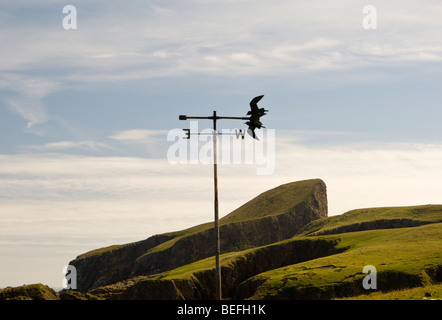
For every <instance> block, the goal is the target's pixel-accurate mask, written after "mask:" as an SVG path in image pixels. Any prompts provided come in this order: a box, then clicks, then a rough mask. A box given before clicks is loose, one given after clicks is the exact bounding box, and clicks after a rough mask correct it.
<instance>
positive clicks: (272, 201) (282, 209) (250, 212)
mask: <svg viewBox="0 0 442 320" xmlns="http://www.w3.org/2000/svg"><path fill="white" fill-rule="evenodd" d="M319 183H323V182H322V180H320V179H311V180H304V181H297V182H291V183H287V184H284V185H281V186H278V187H276V188H274V189H271V190H268V191H266V192H263V193H261V194H260V195H258V196H256V197H255V198H253V199H252V200H250V201H249V202H247V203H246V204H244V205H242V206H241V207H239V208H238V209H236V210H234V211H233V212H231V213H230V214H228V215H227V216H225V217H224V218H221V219H220V221H219V225H220V226H223V225H227V224H230V223H237V222H244V221H247V220H253V219H262V218H265V217H270V216H276V215H280V214H284V213H287V212H289V211H290V210H291V209H293V207H294V206H296V205H299V204H302V203H305V202H306V201H308V199H309V197H310V195H311V193H312V191H313V189H314V187H315V186H316V185H318V184H319ZM211 228H213V222H209V223H204V224H201V225H198V226H195V227H192V228H189V229H185V230H181V231H177V232H171V233H167V234H166V235H172V236H175V238H173V239H171V240H169V241H166V242H164V243H162V244H160V245H158V246H156V247H155V248H152V249H151V250H149V251H148V252H147V253H146V254H149V253H152V252H158V251H162V250H166V249H168V248H170V247H172V246H173V245H174V244H175V243H176V242H177V241H179V240H180V239H182V238H184V237H188V236H191V235H192V234H195V233H199V232H203V231H205V230H209V229H211Z"/></svg>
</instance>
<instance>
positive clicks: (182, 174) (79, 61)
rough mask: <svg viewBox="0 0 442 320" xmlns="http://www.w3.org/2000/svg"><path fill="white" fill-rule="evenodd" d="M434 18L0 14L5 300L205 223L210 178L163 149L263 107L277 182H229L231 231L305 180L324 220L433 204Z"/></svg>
mask: <svg viewBox="0 0 442 320" xmlns="http://www.w3.org/2000/svg"><path fill="white" fill-rule="evenodd" d="M68 4H73V5H75V6H76V8H77V20H78V22H77V23H78V29H77V30H65V29H63V27H62V21H63V18H64V16H65V14H63V13H62V10H63V7H64V6H65V5H68ZM367 4H371V5H374V6H375V7H376V8H377V15H378V17H377V22H378V26H377V29H376V30H365V29H363V28H362V20H363V18H364V14H363V13H362V9H363V7H364V6H365V5H367ZM441 15H442V4H440V3H439V2H438V1H430V0H427V1H417V0H415V1H411V0H407V1H396V0H394V1H388V3H385V1H382V2H381V1H372V2H370V3H366V2H365V1H359V0H358V1H350V0H341V1H325V0H321V1H314V2H309V3H306V2H301V1H288V0H287V1H277V2H275V1H268V0H259V1H249V0H244V1H210V2H208V1H197V0H190V1H185V2H184V1H115V0H110V1H109V0H108V1H93V2H91V1H81V0H77V1H75V2H73V3H66V2H63V1H58V0H43V1H38V2H35V1H30V0H27V1H26V0H24V1H14V2H9V3H4V2H3V3H1V4H0V46H1V50H0V58H1V59H0V134H1V137H2V138H1V139H0V163H1V165H0V219H1V221H2V223H1V224H0V234H1V236H0V287H5V286H7V285H21V284H23V283H36V282H43V283H47V284H49V285H51V286H54V287H59V286H61V281H62V278H61V277H60V275H61V270H62V268H63V266H64V265H65V264H67V262H68V261H69V260H71V259H73V258H75V256H76V255H79V254H81V253H83V252H85V251H87V250H91V249H95V248H97V247H102V246H107V245H111V244H115V243H125V242H129V241H136V240H140V239H143V238H146V237H148V236H150V235H153V234H156V233H162V232H167V231H172V230H177V229H182V228H186V227H189V226H192V225H195V224H197V223H202V222H207V221H210V220H211V219H212V210H211V209H212V190H211V187H212V180H211V178H212V177H211V167H210V166H204V165H191V166H186V165H175V166H174V165H170V164H169V163H168V162H167V159H166V154H167V149H168V147H169V146H170V142H168V141H167V140H166V136H167V133H168V132H169V131H170V130H171V129H174V128H187V127H188V125H189V124H188V123H185V122H183V121H179V120H178V115H180V114H188V115H210V114H211V113H212V111H213V110H217V112H218V114H220V115H226V116H245V113H246V112H247V110H248V103H249V101H250V100H251V99H252V98H253V97H254V96H257V95H261V94H264V95H265V96H264V98H263V99H262V100H261V102H260V105H262V106H263V107H266V108H268V109H270V112H269V114H268V115H266V117H265V118H263V122H264V125H265V126H266V127H267V128H269V129H274V130H275V131H276V150H275V156H276V169H275V172H274V173H273V174H272V175H269V176H257V175H256V174H255V166H253V165H252V166H250V165H232V166H228V165H226V166H222V167H221V168H220V170H221V172H220V190H221V191H220V200H221V212H222V214H221V215H225V214H228V213H229V212H231V211H232V210H233V209H235V208H236V207H238V206H239V205H241V204H243V203H244V202H246V201H248V200H250V199H251V198H252V197H254V196H256V195H257V194H259V193H260V192H263V191H265V190H267V189H269V188H272V187H275V186H277V185H279V184H282V183H286V182H290V181H297V180H302V179H309V178H322V179H323V180H324V181H325V182H326V184H327V186H328V196H329V209H330V210H329V211H330V212H329V214H331V215H332V214H340V213H343V212H345V211H347V210H350V209H354V208H359V207H374V206H387V205H413V204H416V205H418V204H425V203H440V202H441V199H440V192H438V190H440V181H441V177H442V170H441V167H440V163H441V161H442V144H441V137H442V126H440V119H441V116H442V111H441V110H442V109H441V108H440V100H441V99H440V97H441V93H440V84H441V80H442V79H441V78H442V73H441V69H442V64H441V61H442V39H441V35H440V30H441V24H442V22H441V21H440V16H441ZM209 126H210V123H207V124H205V123H203V122H202V123H201V124H200V128H201V129H202V128H207V127H209ZM219 126H220V127H221V128H235V127H238V128H244V127H245V126H244V124H242V123H241V122H238V121H223V122H220V123H219ZM29 265H33V266H34V267H33V268H28V267H27V266H29Z"/></svg>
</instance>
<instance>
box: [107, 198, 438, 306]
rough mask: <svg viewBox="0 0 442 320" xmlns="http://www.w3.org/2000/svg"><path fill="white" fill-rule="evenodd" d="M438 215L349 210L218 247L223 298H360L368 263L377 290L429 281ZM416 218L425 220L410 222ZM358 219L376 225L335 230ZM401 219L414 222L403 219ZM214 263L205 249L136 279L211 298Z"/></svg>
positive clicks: (434, 209) (430, 210) (420, 210)
mask: <svg viewBox="0 0 442 320" xmlns="http://www.w3.org/2000/svg"><path fill="white" fill-rule="evenodd" d="M441 218H442V206H416V207H397V208H373V209H361V210H353V211H350V212H348V213H345V214H343V215H341V216H334V217H330V218H326V219H321V220H320V221H317V222H313V223H311V224H310V225H308V226H307V227H306V229H305V230H304V232H302V233H301V234H299V235H297V236H295V237H293V238H292V239H288V240H284V241H280V242H277V243H273V244H270V245H266V246H261V247H258V248H252V249H248V250H243V251H239V252H230V253H226V254H223V255H222V256H221V264H222V272H223V288H224V292H225V298H236V299H332V298H339V297H356V296H360V295H361V298H362V297H364V295H366V294H367V293H372V292H367V291H366V290H365V289H363V287H362V279H363V278H364V277H365V276H366V274H364V273H362V269H363V267H364V266H366V265H373V266H375V267H376V269H377V273H378V279H377V281H378V290H376V292H378V293H379V294H384V293H385V292H390V291H397V290H400V289H404V288H413V287H418V288H421V289H422V287H423V286H431V285H433V284H435V283H438V282H441V281H442V243H441V239H442V223H439V221H441ZM376 221H377V223H374V222H376ZM385 221H387V223H386V224H384V223H385ZM392 221H395V223H394V224H393V225H395V226H396V227H395V228H391V222H392ZM397 221H402V222H401V223H400V224H397V223H396V222H397ZM416 222H419V223H425V224H424V225H417V226H415V225H416V224H415V223H416ZM362 223H371V225H372V226H376V227H377V229H376V230H364V231H356V232H342V233H338V232H339V230H341V231H342V230H346V229H348V227H351V228H355V226H360V225H361V224H362ZM406 223H408V224H410V225H412V227H404V226H405V224H406ZM387 227H388V228H387ZM351 228H350V229H351ZM330 230H333V232H331V234H328V235H318V234H321V233H326V232H324V231H328V232H330ZM213 268H214V258H213V257H210V258H206V259H203V260H199V261H196V262H194V263H191V264H187V265H184V266H182V267H179V268H176V269H174V270H170V271H167V272H163V273H160V274H157V275H153V276H150V277H146V278H144V279H143V284H142V285H141V286H144V291H143V292H146V290H147V291H149V288H150V287H151V285H152V284H153V283H155V284H158V281H160V282H161V283H162V284H164V283H172V284H173V288H174V290H176V292H175V293H174V296H177V297H181V298H185V299H194V298H209V297H208V296H205V294H208V293H207V292H211V291H213V290H212V289H213V288H211V286H212V285H213ZM189 288H192V289H191V290H189ZM438 288H440V287H438V286H436V287H434V289H432V290H433V291H432V293H431V295H432V296H437V295H438V294H439V293H438V290H439V289H438ZM109 290H110V291H112V288H110V289H109ZM428 290H430V287H428ZM120 291H121V290H120ZM189 292H190V294H189ZM195 292H198V293H197V294H195ZM419 292H420V291H419ZM149 294H151V293H149ZM166 298H167V297H166Z"/></svg>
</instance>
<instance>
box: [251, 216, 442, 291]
mask: <svg viewBox="0 0 442 320" xmlns="http://www.w3.org/2000/svg"><path fill="white" fill-rule="evenodd" d="M324 237H325V238H326V239H327V238H333V239H339V240H340V242H339V245H338V247H341V248H345V249H346V250H345V251H344V252H342V253H339V254H335V255H332V256H328V257H322V258H319V259H314V260H311V261H307V262H302V263H299V264H295V265H290V266H286V267H283V268H279V269H275V270H271V271H268V272H265V273H261V274H259V275H257V276H255V277H253V278H252V279H249V280H248V281H253V282H258V283H262V284H261V285H260V286H258V287H257V288H256V291H255V293H254V294H253V295H252V296H251V297H250V298H252V299H291V298H307V299H309V298H312V299H330V298H334V297H342V296H352V295H356V294H362V293H364V291H365V290H364V289H363V288H362V279H363V278H364V277H365V276H366V274H363V273H362V269H363V267H364V266H366V265H373V266H375V267H376V269H377V273H378V290H380V291H390V290H397V289H400V288H409V287H415V286H422V285H428V284H432V283H433V282H435V281H441V280H442V279H441V278H440V273H441V271H442V246H441V239H442V224H441V223H436V224H430V225H425V226H419V227H413V228H401V229H385V230H369V231H359V232H350V233H343V234H339V235H329V236H324Z"/></svg>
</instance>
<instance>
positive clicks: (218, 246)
mask: <svg viewBox="0 0 442 320" xmlns="http://www.w3.org/2000/svg"><path fill="white" fill-rule="evenodd" d="M216 120H217V117H216V111H213V178H214V179H213V180H214V191H215V203H214V204H215V237H216V257H215V260H216V268H215V272H216V298H217V299H218V300H221V299H222V292H221V266H220V258H219V256H220V251H221V244H220V239H219V223H218V218H219V215H218V164H217V161H218V160H217V158H218V150H217V132H216Z"/></svg>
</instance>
